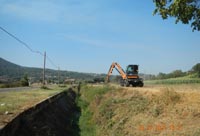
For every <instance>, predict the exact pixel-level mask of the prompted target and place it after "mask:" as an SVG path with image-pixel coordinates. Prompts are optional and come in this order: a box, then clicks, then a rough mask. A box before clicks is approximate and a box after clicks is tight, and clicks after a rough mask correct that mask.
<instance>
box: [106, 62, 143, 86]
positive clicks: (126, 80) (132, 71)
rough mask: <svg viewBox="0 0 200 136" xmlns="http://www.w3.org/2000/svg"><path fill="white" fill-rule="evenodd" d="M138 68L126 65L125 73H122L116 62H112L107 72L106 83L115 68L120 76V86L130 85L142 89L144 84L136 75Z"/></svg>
mask: <svg viewBox="0 0 200 136" xmlns="http://www.w3.org/2000/svg"><path fill="white" fill-rule="evenodd" d="M138 67H139V66H138V65H128V66H127V67H126V71H124V70H123V69H122V67H121V66H120V65H119V64H118V63H117V62H113V63H112V65H111V66H110V69H109V71H108V74H107V77H106V81H107V82H109V81H110V76H111V74H112V71H113V69H114V68H115V69H116V70H117V71H118V72H119V74H120V75H121V80H120V85H121V86H126V87H128V86H130V85H132V86H133V87H143V86H144V83H143V79H142V78H140V77H139V75H138Z"/></svg>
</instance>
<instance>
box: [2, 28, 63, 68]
mask: <svg viewBox="0 0 200 136" xmlns="http://www.w3.org/2000/svg"><path fill="white" fill-rule="evenodd" d="M0 29H1V30H2V31H3V32H5V33H7V34H8V35H9V36H11V37H12V38H14V39H15V40H17V41H18V42H19V43H21V44H23V45H24V46H25V47H26V48H27V49H28V50H29V51H31V52H32V53H37V54H40V55H41V56H44V55H45V54H43V53H42V52H40V51H37V50H33V49H32V48H31V47H30V46H29V45H28V44H27V43H25V42H24V41H22V40H20V39H19V38H18V37H17V36H15V35H14V34H11V33H10V32H8V31H7V30H6V29H4V28H3V27H1V26H0ZM46 57H47V60H48V61H49V62H50V63H51V65H53V66H54V67H56V68H59V67H58V66H57V65H55V63H54V62H53V61H52V60H51V59H50V58H49V56H47V55H46Z"/></svg>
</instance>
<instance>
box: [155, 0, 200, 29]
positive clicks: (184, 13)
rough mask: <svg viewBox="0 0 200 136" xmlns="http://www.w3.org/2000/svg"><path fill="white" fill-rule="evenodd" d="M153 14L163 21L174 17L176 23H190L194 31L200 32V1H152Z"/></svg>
mask: <svg viewBox="0 0 200 136" xmlns="http://www.w3.org/2000/svg"><path fill="white" fill-rule="evenodd" d="M153 2H154V3H155V6H156V8H155V10H154V13H153V14H154V15H155V14H157V13H158V14H160V15H161V17H162V18H163V19H167V18H168V17H175V18H176V22H175V23H178V22H179V21H181V22H182V23H183V24H189V23H191V27H192V29H193V31H194V30H197V31H200V0H153Z"/></svg>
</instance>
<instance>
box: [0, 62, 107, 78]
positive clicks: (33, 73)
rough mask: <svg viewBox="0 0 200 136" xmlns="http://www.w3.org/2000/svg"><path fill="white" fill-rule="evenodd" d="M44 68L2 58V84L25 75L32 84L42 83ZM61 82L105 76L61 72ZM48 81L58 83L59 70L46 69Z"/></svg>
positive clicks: (0, 66) (0, 68) (0, 69)
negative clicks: (21, 64)
mask: <svg viewBox="0 0 200 136" xmlns="http://www.w3.org/2000/svg"><path fill="white" fill-rule="evenodd" d="M42 72H43V69H42V68H31V67H23V66H19V65H17V64H14V63H12V62H9V61H7V60H5V59H3V58H0V82H11V81H18V80H20V79H21V78H22V77H23V76H24V75H25V74H27V75H28V77H29V78H30V79H31V81H32V82H40V81H41V80H42ZM59 75H60V81H64V80H65V79H67V78H73V79H78V80H88V81H89V80H93V79H94V78H103V77H105V76H106V75H105V74H95V73H80V72H73V71H59ZM46 79H47V81H49V82H57V81H58V70H52V69H46Z"/></svg>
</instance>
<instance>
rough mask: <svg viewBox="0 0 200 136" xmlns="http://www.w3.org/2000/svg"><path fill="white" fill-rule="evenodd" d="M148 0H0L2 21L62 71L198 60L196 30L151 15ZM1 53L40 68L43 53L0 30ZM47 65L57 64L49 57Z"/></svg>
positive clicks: (181, 65)
mask: <svg viewBox="0 0 200 136" xmlns="http://www.w3.org/2000/svg"><path fill="white" fill-rule="evenodd" d="M153 10H154V4H153V2H152V1H151V0H148V1H147V0H140V1H133V0H28V1H27V0H0V26H1V27H3V28H5V29H6V30H7V31H9V32H11V33H12V34H14V35H16V36H17V37H18V38H20V39H21V40H23V41H24V42H26V43H27V44H28V45H30V47H31V48H32V49H34V50H38V51H41V52H44V51H46V52H47V55H48V56H49V57H50V59H51V60H52V61H53V62H54V63H55V64H56V65H57V66H59V67H60V69H61V70H69V71H79V72H93V73H107V71H108V69H109V66H110V64H111V63H112V62H113V61H116V62H118V63H119V64H121V65H122V67H123V68H125V67H126V66H127V65H128V64H138V65H140V72H142V73H151V74H157V73H159V72H165V73H168V72H171V71H173V70H176V69H181V70H183V71H187V70H189V69H191V67H192V66H193V65H195V64H196V63H199V62H200V53H199V52H200V44H199V43H200V32H192V29H191V27H190V25H183V24H181V23H178V24H175V23H174V19H173V18H169V19H168V20H162V19H161V18H160V16H158V15H156V16H153V15H152V12H153ZM0 57H2V58H4V59H7V60H9V61H11V62H14V63H16V64H19V65H22V66H29V67H42V66H43V58H42V56H40V55H39V54H34V53H31V52H30V51H29V50H28V49H27V48H26V47H24V46H23V45H22V44H20V43H18V42H17V41H16V40H14V39H13V38H11V37H9V36H8V35H7V34H6V33H4V32H3V31H0ZM47 67H48V68H52V69H57V68H56V67H55V66H53V65H52V64H51V63H50V62H49V61H47Z"/></svg>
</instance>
